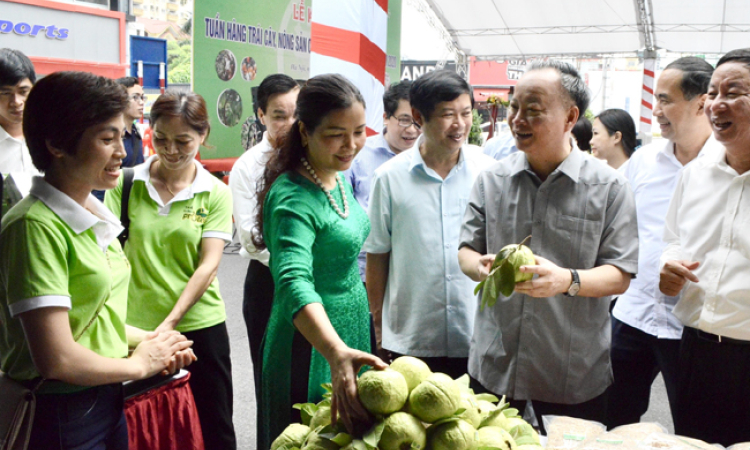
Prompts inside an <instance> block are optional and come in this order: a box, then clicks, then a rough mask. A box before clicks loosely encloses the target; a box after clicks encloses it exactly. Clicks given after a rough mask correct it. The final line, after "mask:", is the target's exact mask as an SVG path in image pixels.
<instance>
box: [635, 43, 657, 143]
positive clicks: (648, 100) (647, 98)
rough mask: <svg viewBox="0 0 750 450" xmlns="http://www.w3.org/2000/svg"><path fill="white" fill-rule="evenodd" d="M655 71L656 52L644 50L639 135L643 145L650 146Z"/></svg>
mask: <svg viewBox="0 0 750 450" xmlns="http://www.w3.org/2000/svg"><path fill="white" fill-rule="evenodd" d="M655 70H656V51H654V50H646V51H645V52H644V53H643V87H642V88H641V120H640V122H639V134H640V135H641V143H642V144H643V145H646V144H650V143H651V138H652V137H653V135H652V134H651V119H652V110H653V109H654V106H653V105H654V76H655Z"/></svg>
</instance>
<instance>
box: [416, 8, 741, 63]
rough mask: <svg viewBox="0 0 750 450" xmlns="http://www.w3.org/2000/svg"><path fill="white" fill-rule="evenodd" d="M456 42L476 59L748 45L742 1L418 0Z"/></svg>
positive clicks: (714, 50)
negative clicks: (428, 7)
mask: <svg viewBox="0 0 750 450" xmlns="http://www.w3.org/2000/svg"><path fill="white" fill-rule="evenodd" d="M426 2H427V4H428V5H429V6H430V8H431V9H432V11H433V12H434V13H435V15H436V16H437V18H438V19H439V20H440V22H442V24H443V26H444V27H445V29H446V31H447V33H448V35H449V37H450V39H451V40H452V41H453V43H454V45H455V46H456V48H457V49H458V50H459V51H460V52H462V53H463V54H465V55H467V56H476V57H478V58H480V59H506V58H518V57H534V56H562V55H569V56H582V55H597V54H614V53H634V52H636V51H638V50H644V49H651V50H658V49H666V50H668V51H672V52H689V53H704V54H706V53H725V52H727V51H729V50H732V49H735V48H742V47H748V46H750V0H463V1H462V0H426Z"/></svg>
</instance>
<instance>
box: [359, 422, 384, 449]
mask: <svg viewBox="0 0 750 450" xmlns="http://www.w3.org/2000/svg"><path fill="white" fill-rule="evenodd" d="M384 429H385V422H384V421H382V420H379V421H377V422H376V423H375V425H373V426H372V428H370V430H369V431H368V432H367V433H365V435H364V436H362V440H363V441H364V442H365V444H367V445H369V446H372V447H377V446H378V442H380V436H382V435H383V430H384Z"/></svg>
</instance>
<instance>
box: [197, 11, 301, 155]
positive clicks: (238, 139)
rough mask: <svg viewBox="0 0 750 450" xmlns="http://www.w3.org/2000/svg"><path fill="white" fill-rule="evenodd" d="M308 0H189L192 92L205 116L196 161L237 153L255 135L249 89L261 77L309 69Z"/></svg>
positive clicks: (254, 110)
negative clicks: (207, 129) (206, 129)
mask: <svg viewBox="0 0 750 450" xmlns="http://www.w3.org/2000/svg"><path fill="white" fill-rule="evenodd" d="M311 15H312V2H311V1H310V0H280V1H275V2H269V1H267V0H245V1H242V2H237V1H236V0H195V15H194V38H193V45H194V49H193V90H194V91H195V92H197V93H199V94H201V95H202V96H203V98H205V100H206V106H207V107H208V113H209V117H210V119H211V135H210V136H209V139H208V144H209V145H210V146H211V147H209V148H203V149H201V158H202V159H217V158H231V157H237V156H240V155H241V154H242V153H243V152H244V151H245V150H246V149H247V148H250V147H251V146H252V145H254V144H255V143H257V142H258V141H259V139H260V134H259V133H258V124H257V116H256V113H257V105H256V104H255V101H254V95H253V93H254V91H255V89H253V88H257V86H258V85H259V84H260V82H261V81H262V80H263V78H265V77H266V76H268V75H270V74H273V73H285V74H287V75H289V76H291V77H292V78H294V79H296V80H307V78H308V77H309V72H310V19H311Z"/></svg>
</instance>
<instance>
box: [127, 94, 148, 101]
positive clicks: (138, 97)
mask: <svg viewBox="0 0 750 450" xmlns="http://www.w3.org/2000/svg"><path fill="white" fill-rule="evenodd" d="M130 98H131V99H133V101H135V102H137V101H139V100H140V101H142V102H145V101H146V96H145V95H143V94H133V95H131V96H130Z"/></svg>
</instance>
